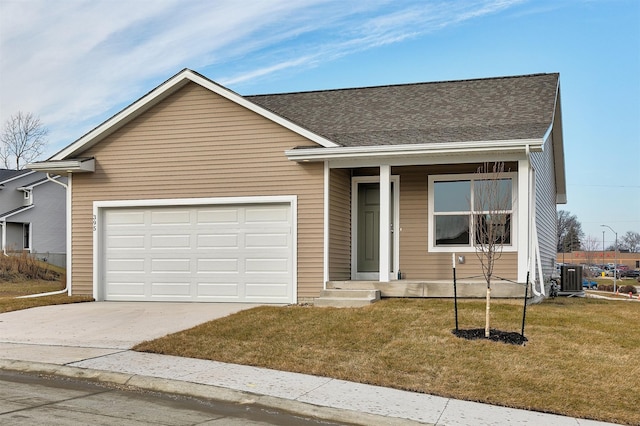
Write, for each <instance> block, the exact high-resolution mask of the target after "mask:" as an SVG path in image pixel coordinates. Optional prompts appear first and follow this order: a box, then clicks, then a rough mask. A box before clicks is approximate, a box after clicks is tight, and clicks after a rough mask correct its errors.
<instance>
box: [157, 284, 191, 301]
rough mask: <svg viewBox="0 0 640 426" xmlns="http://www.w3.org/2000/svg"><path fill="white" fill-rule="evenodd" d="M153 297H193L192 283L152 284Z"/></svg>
mask: <svg viewBox="0 0 640 426" xmlns="http://www.w3.org/2000/svg"><path fill="white" fill-rule="evenodd" d="M151 296H156V297H165V296H182V297H191V282H190V281H187V282H157V281H153V282H151Z"/></svg>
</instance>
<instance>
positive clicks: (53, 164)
mask: <svg viewBox="0 0 640 426" xmlns="http://www.w3.org/2000/svg"><path fill="white" fill-rule="evenodd" d="M27 167H28V168H29V169H31V170H34V171H37V172H43V173H58V174H61V175H67V174H69V173H92V172H94V171H95V169H96V166H95V159H93V158H77V159H68V160H48V161H39V162H37V163H31V164H27Z"/></svg>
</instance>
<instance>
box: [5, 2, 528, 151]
mask: <svg viewBox="0 0 640 426" xmlns="http://www.w3.org/2000/svg"><path fill="white" fill-rule="evenodd" d="M520 2H521V0H467V1H456V2H449V1H444V0H437V1H421V0H413V1H409V0H407V1H402V2H396V1H385V0H379V1H373V0H372V1H368V2H359V4H355V5H354V4H350V3H352V2H344V1H340V0H300V1H295V2H291V1H289V0H270V1H250V2H238V1H236V0H217V1H216V2H210V1H205V0H190V1H184V0H162V1H143V0H138V1H124V0H122V1H114V0H92V1H85V0H64V1H59V2H56V7H51V3H50V1H48V0H24V1H18V0H1V1H0V57H1V58H2V60H1V61H0V93H1V97H0V120H1V121H2V122H4V120H6V118H7V117H8V116H9V115H10V114H12V113H14V112H16V111H18V110H23V111H30V112H33V113H35V114H38V115H40V117H41V119H42V121H43V122H44V123H46V124H47V126H48V127H49V129H50V136H51V139H52V144H53V145H54V148H60V146H61V145H64V144H67V143H70V142H71V141H72V140H73V139H75V138H77V137H79V136H80V133H82V132H84V131H86V130H88V129H89V128H91V127H93V126H95V125H96V124H98V121H100V120H102V119H104V118H105V116H106V115H107V114H110V113H113V112H115V111H114V108H120V107H121V106H122V105H123V103H129V102H131V101H132V100H133V99H135V98H137V97H139V96H140V95H141V94H143V93H145V92H146V91H148V90H149V89H151V88H152V87H154V86H155V85H157V84H159V83H160V82H162V81H163V80H164V79H166V78H167V77H169V76H170V75H172V74H174V73H175V72H177V71H179V70H180V69H182V68H185V67H189V68H193V69H195V70H202V69H204V68H207V69H210V67H214V68H215V69H216V74H217V75H215V76H210V77H212V78H214V79H216V80H218V81H220V82H221V83H223V84H227V85H231V84H238V83H243V82H247V81H249V80H256V79H260V78H265V77H267V76H271V75H274V74H277V73H279V72H282V71H283V70H289V71H290V70H295V69H305V68H308V67H313V66H315V65H316V64H318V63H319V62H320V61H323V62H326V61H332V60H335V59H337V58H340V57H343V56H345V55H349V54H352V53H354V52H359V51H364V50H367V49H372V48H375V47H377V46H381V45H385V44H393V43H398V42H400V41H402V40H407V39H411V38H415V37H419V36H421V35H423V34H426V33H429V32H433V31H437V30H439V29H441V28H444V27H447V26H449V25H456V24H459V23H461V22H464V21H466V20H470V19H477V18H479V17H482V16H484V15H488V14H492V13H496V12H499V11H502V10H505V9H507V8H510V7H512V6H513V5H515V4H517V3H520ZM79 129H82V130H79Z"/></svg>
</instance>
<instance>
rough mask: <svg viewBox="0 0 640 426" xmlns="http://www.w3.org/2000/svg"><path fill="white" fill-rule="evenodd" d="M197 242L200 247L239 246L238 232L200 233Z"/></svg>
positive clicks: (224, 247)
mask: <svg viewBox="0 0 640 426" xmlns="http://www.w3.org/2000/svg"><path fill="white" fill-rule="evenodd" d="M197 244H198V248H200V249H206V248H208V249H216V248H223V249H226V248H232V247H238V234H204V235H203V234H200V235H198V241H197Z"/></svg>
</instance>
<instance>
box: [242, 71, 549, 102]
mask: <svg viewBox="0 0 640 426" xmlns="http://www.w3.org/2000/svg"><path fill="white" fill-rule="evenodd" d="M549 75H555V76H559V75H560V73H559V72H552V73H535V74H520V75H505V76H499V77H477V78H468V79H457V80H440V81H418V82H413V83H397V84H382V85H375V86H361V87H344V88H342V89H317V90H300V91H295V92H280V93H259V94H253V95H242V96H243V97H245V98H254V97H258V96H280V95H282V96H286V95H297V94H307V93H328V92H346V91H351V90H366V89H381V88H385V87H409V86H422V85H431V84H446V83H468V82H474V81H489V80H508V79H515V78H533V77H541V76H549Z"/></svg>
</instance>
